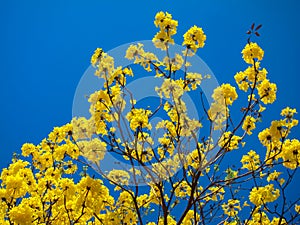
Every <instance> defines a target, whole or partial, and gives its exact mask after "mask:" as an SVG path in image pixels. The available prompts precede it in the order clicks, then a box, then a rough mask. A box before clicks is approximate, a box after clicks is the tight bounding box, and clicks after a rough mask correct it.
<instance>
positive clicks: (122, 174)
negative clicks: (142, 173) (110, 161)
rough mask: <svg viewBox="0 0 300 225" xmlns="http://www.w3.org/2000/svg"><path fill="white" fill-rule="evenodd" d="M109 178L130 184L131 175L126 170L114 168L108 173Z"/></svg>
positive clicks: (123, 183) (117, 182) (122, 183)
mask: <svg viewBox="0 0 300 225" xmlns="http://www.w3.org/2000/svg"><path fill="white" fill-rule="evenodd" d="M107 177H108V179H110V180H111V181H113V182H114V183H116V184H120V185H128V182H129V178H130V175H129V173H127V172H126V171H124V170H115V169H114V170H112V171H110V172H109V174H108V175H107Z"/></svg>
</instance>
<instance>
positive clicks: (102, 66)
mask: <svg viewBox="0 0 300 225" xmlns="http://www.w3.org/2000/svg"><path fill="white" fill-rule="evenodd" d="M154 24H155V26H156V27H157V28H158V32H157V34H155V36H154V38H153V44H154V46H155V47H156V48H158V49H159V50H160V51H162V52H164V53H165V57H164V58H163V59H159V57H158V56H157V55H155V54H154V53H153V52H148V51H146V50H145V49H144V46H143V44H136V45H134V44H133V45H130V47H129V48H128V49H127V51H126V54H124V55H125V58H126V59H129V60H132V62H133V63H134V64H136V65H139V66H141V67H142V68H143V69H144V70H145V73H149V74H153V75H155V77H156V79H161V80H162V83H161V86H159V87H156V88H155V91H156V93H157V96H158V97H159V98H161V101H160V104H159V105H158V106H157V108H156V109H155V110H152V109H150V108H144V107H140V106H139V105H138V104H137V103H136V100H135V96H134V95H133V94H132V92H131V91H130V90H129V89H128V88H127V80H128V79H130V78H131V77H133V76H135V72H134V67H125V68H123V67H116V66H115V62H114V58H113V57H112V56H110V55H109V54H107V53H106V52H105V51H103V49H101V48H97V49H96V50H95V52H94V54H93V55H92V57H91V64H92V65H93V66H94V67H95V75H96V76H97V77H99V78H100V79H103V80H104V87H103V88H102V89H100V90H97V91H96V92H94V93H92V94H91V95H90V96H89V98H88V101H89V103H90V108H89V112H90V117H89V118H84V117H79V118H73V119H72V121H70V123H67V124H66V125H64V126H61V127H55V128H54V129H53V131H52V132H51V133H50V134H49V135H48V137H46V138H45V139H43V140H42V141H41V143H40V144H38V145H34V144H31V143H26V144H24V145H23V147H22V156H19V155H14V157H13V159H12V162H11V164H10V165H9V166H8V167H7V168H5V169H3V170H2V172H1V181H0V183H1V187H0V204H1V207H0V223H1V224H59V225H61V224H70V225H71V224H99V225H102V224H104V225H110V224H112V225H114V224H115V225H119V224H123V225H125V224H127V225H129V224H141V225H144V224H146V225H154V224H159V225H167V224H174V225H175V224H177V225H179V224H184V225H192V224H274V225H275V224H296V223H299V221H300V220H299V217H300V216H299V213H300V206H299V201H300V196H295V198H294V199H288V198H287V190H288V187H289V185H290V184H291V182H292V180H293V178H294V176H295V174H296V171H297V169H298V168H299V163H300V142H299V140H297V139H290V138H289V135H290V133H291V130H292V128H293V127H294V126H296V125H297V124H298V120H297V119H295V115H296V109H292V108H289V107H286V108H284V109H282V111H281V119H279V120H275V121H273V122H272V123H271V124H270V126H268V127H266V128H261V124H259V122H260V120H261V118H262V115H263V113H264V112H263V111H264V110H265V109H266V106H267V105H268V104H272V103H273V102H274V101H275V100H276V92H277V87H276V84H275V83H272V82H271V81H270V80H269V78H268V77H267V70H266V69H265V68H263V67H262V64H263V62H262V60H263V57H264V51H263V50H262V48H261V47H260V46H259V45H258V44H257V43H255V42H253V36H254V35H256V36H259V34H258V31H259V29H260V28H261V25H259V26H257V27H255V25H254V24H253V25H252V27H251V29H250V30H249V31H248V35H249V38H248V40H247V44H246V45H245V47H244V49H243V50H242V58H243V59H244V61H245V63H246V64H247V68H246V69H245V70H244V71H240V72H237V73H236V75H235V76H234V78H235V81H236V86H235V85H232V84H229V83H226V84H222V85H220V86H219V87H217V88H215V89H214V91H213V93H212V99H213V101H212V103H211V104H210V105H207V104H206V103H205V101H204V100H203V98H202V95H201V101H200V102H199V105H200V106H201V107H200V108H202V110H203V116H202V119H195V118H191V117H190V115H189V113H188V111H189V108H188V107H187V104H186V102H185V101H184V99H183V95H184V94H185V93H189V92H193V91H196V92H197V91H198V93H200V91H199V87H200V85H201V83H202V81H203V80H204V79H210V76H209V75H207V74H200V73H197V72H194V71H190V68H191V60H190V59H191V58H192V57H193V56H194V55H195V54H196V53H197V51H198V50H199V49H200V48H203V47H204V45H205V41H206V35H205V33H204V31H203V30H202V28H200V27H198V26H192V27H191V28H190V29H189V30H188V31H187V32H186V33H185V34H184V35H183V43H182V45H183V46H184V51H182V52H177V53H175V54H171V52H170V51H169V50H170V46H171V45H173V44H174V35H175V34H176V33H177V26H178V22H177V21H176V20H174V19H173V17H172V15H171V14H169V13H167V12H159V13H157V15H156V16H155V21H154ZM238 89H239V90H240V91H239V90H238ZM238 92H240V93H239V95H238ZM243 92H245V93H246V98H245V99H244V101H242V103H239V106H242V107H240V108H241V113H240V115H241V116H240V118H232V113H231V110H232V107H234V105H235V103H236V101H237V100H238V99H240V100H243V94H242V93H243ZM128 96H129V99H130V100H129V101H126V98H127V97H128ZM239 96H241V97H239ZM247 96H248V97H247ZM126 105H127V106H128V105H129V107H130V110H129V112H127V113H126V115H123V112H124V109H125V106H126ZM161 112H163V113H164V114H165V117H166V118H165V119H164V120H161V121H159V122H157V123H156V124H153V123H152V122H151V118H152V117H153V116H155V115H156V114H158V113H161ZM204 125H205V126H207V129H206V131H207V134H205V135H203V137H202V138H199V135H198V133H199V131H200V130H201V129H202V127H203V126H204ZM153 129H155V130H160V131H162V132H161V133H162V135H161V136H159V137H156V138H154V137H153V135H151V130H153ZM214 131H218V133H219V135H218V136H217V137H215V136H213V133H214ZM117 133H118V134H119V135H117ZM251 135H252V136H253V138H256V139H257V140H258V141H259V142H260V143H261V145H260V147H259V148H258V149H256V150H255V149H253V148H254V146H253V145H252V144H251V142H249V141H248V139H249V136H251ZM107 154H112V155H116V157H119V158H120V160H123V161H124V162H126V163H127V165H129V166H128V167H127V168H123V169H122V168H119V169H113V170H111V171H103V170H102V169H101V164H102V161H103V160H105V156H106V155H107ZM234 154H237V155H240V156H241V157H240V162H235V163H234V164H235V166H234V165H233V163H232V162H231V166H228V158H229V159H230V157H232V156H233V155H234ZM235 158H236V156H235ZM226 159H227V164H226V163H225V162H226ZM229 161H230V160H229ZM224 165H225V166H224ZM89 168H92V169H94V170H95V171H97V172H98V173H99V174H101V175H102V176H99V177H95V175H91V174H92V173H93V170H90V169H89ZM284 169H285V170H284ZM279 171H280V172H279ZM283 171H285V172H283Z"/></svg>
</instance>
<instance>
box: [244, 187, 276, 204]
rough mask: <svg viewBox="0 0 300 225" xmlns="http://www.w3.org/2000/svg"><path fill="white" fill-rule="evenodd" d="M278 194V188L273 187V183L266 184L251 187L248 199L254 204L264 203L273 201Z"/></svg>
mask: <svg viewBox="0 0 300 225" xmlns="http://www.w3.org/2000/svg"><path fill="white" fill-rule="evenodd" d="M279 196H280V192H279V189H274V185H273V184H268V185H266V186H264V187H257V188H256V187H254V188H252V190H251V192H250V195H249V200H250V202H252V203H253V204H254V205H256V206H260V205H263V204H264V203H268V202H274V201H275V200H276V199H277V198H278V197H279Z"/></svg>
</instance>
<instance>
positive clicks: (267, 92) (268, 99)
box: [257, 79, 277, 104]
mask: <svg viewBox="0 0 300 225" xmlns="http://www.w3.org/2000/svg"><path fill="white" fill-rule="evenodd" d="M257 90H258V95H259V97H260V100H261V101H262V102H263V103H265V104H271V103H273V102H274V101H275V100H276V92H277V86H276V84H274V83H270V81H269V80H268V79H265V80H263V81H262V82H261V83H260V84H259V85H257Z"/></svg>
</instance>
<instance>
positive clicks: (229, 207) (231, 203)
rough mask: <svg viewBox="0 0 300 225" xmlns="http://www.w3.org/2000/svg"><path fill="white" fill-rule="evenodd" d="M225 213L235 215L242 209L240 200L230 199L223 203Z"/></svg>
mask: <svg viewBox="0 0 300 225" xmlns="http://www.w3.org/2000/svg"><path fill="white" fill-rule="evenodd" d="M222 209H223V211H224V213H225V214H226V215H228V216H231V217H235V216H236V215H237V214H238V211H240V210H241V206H240V201H239V200H237V199H229V200H228V201H227V203H223V204H222Z"/></svg>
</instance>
